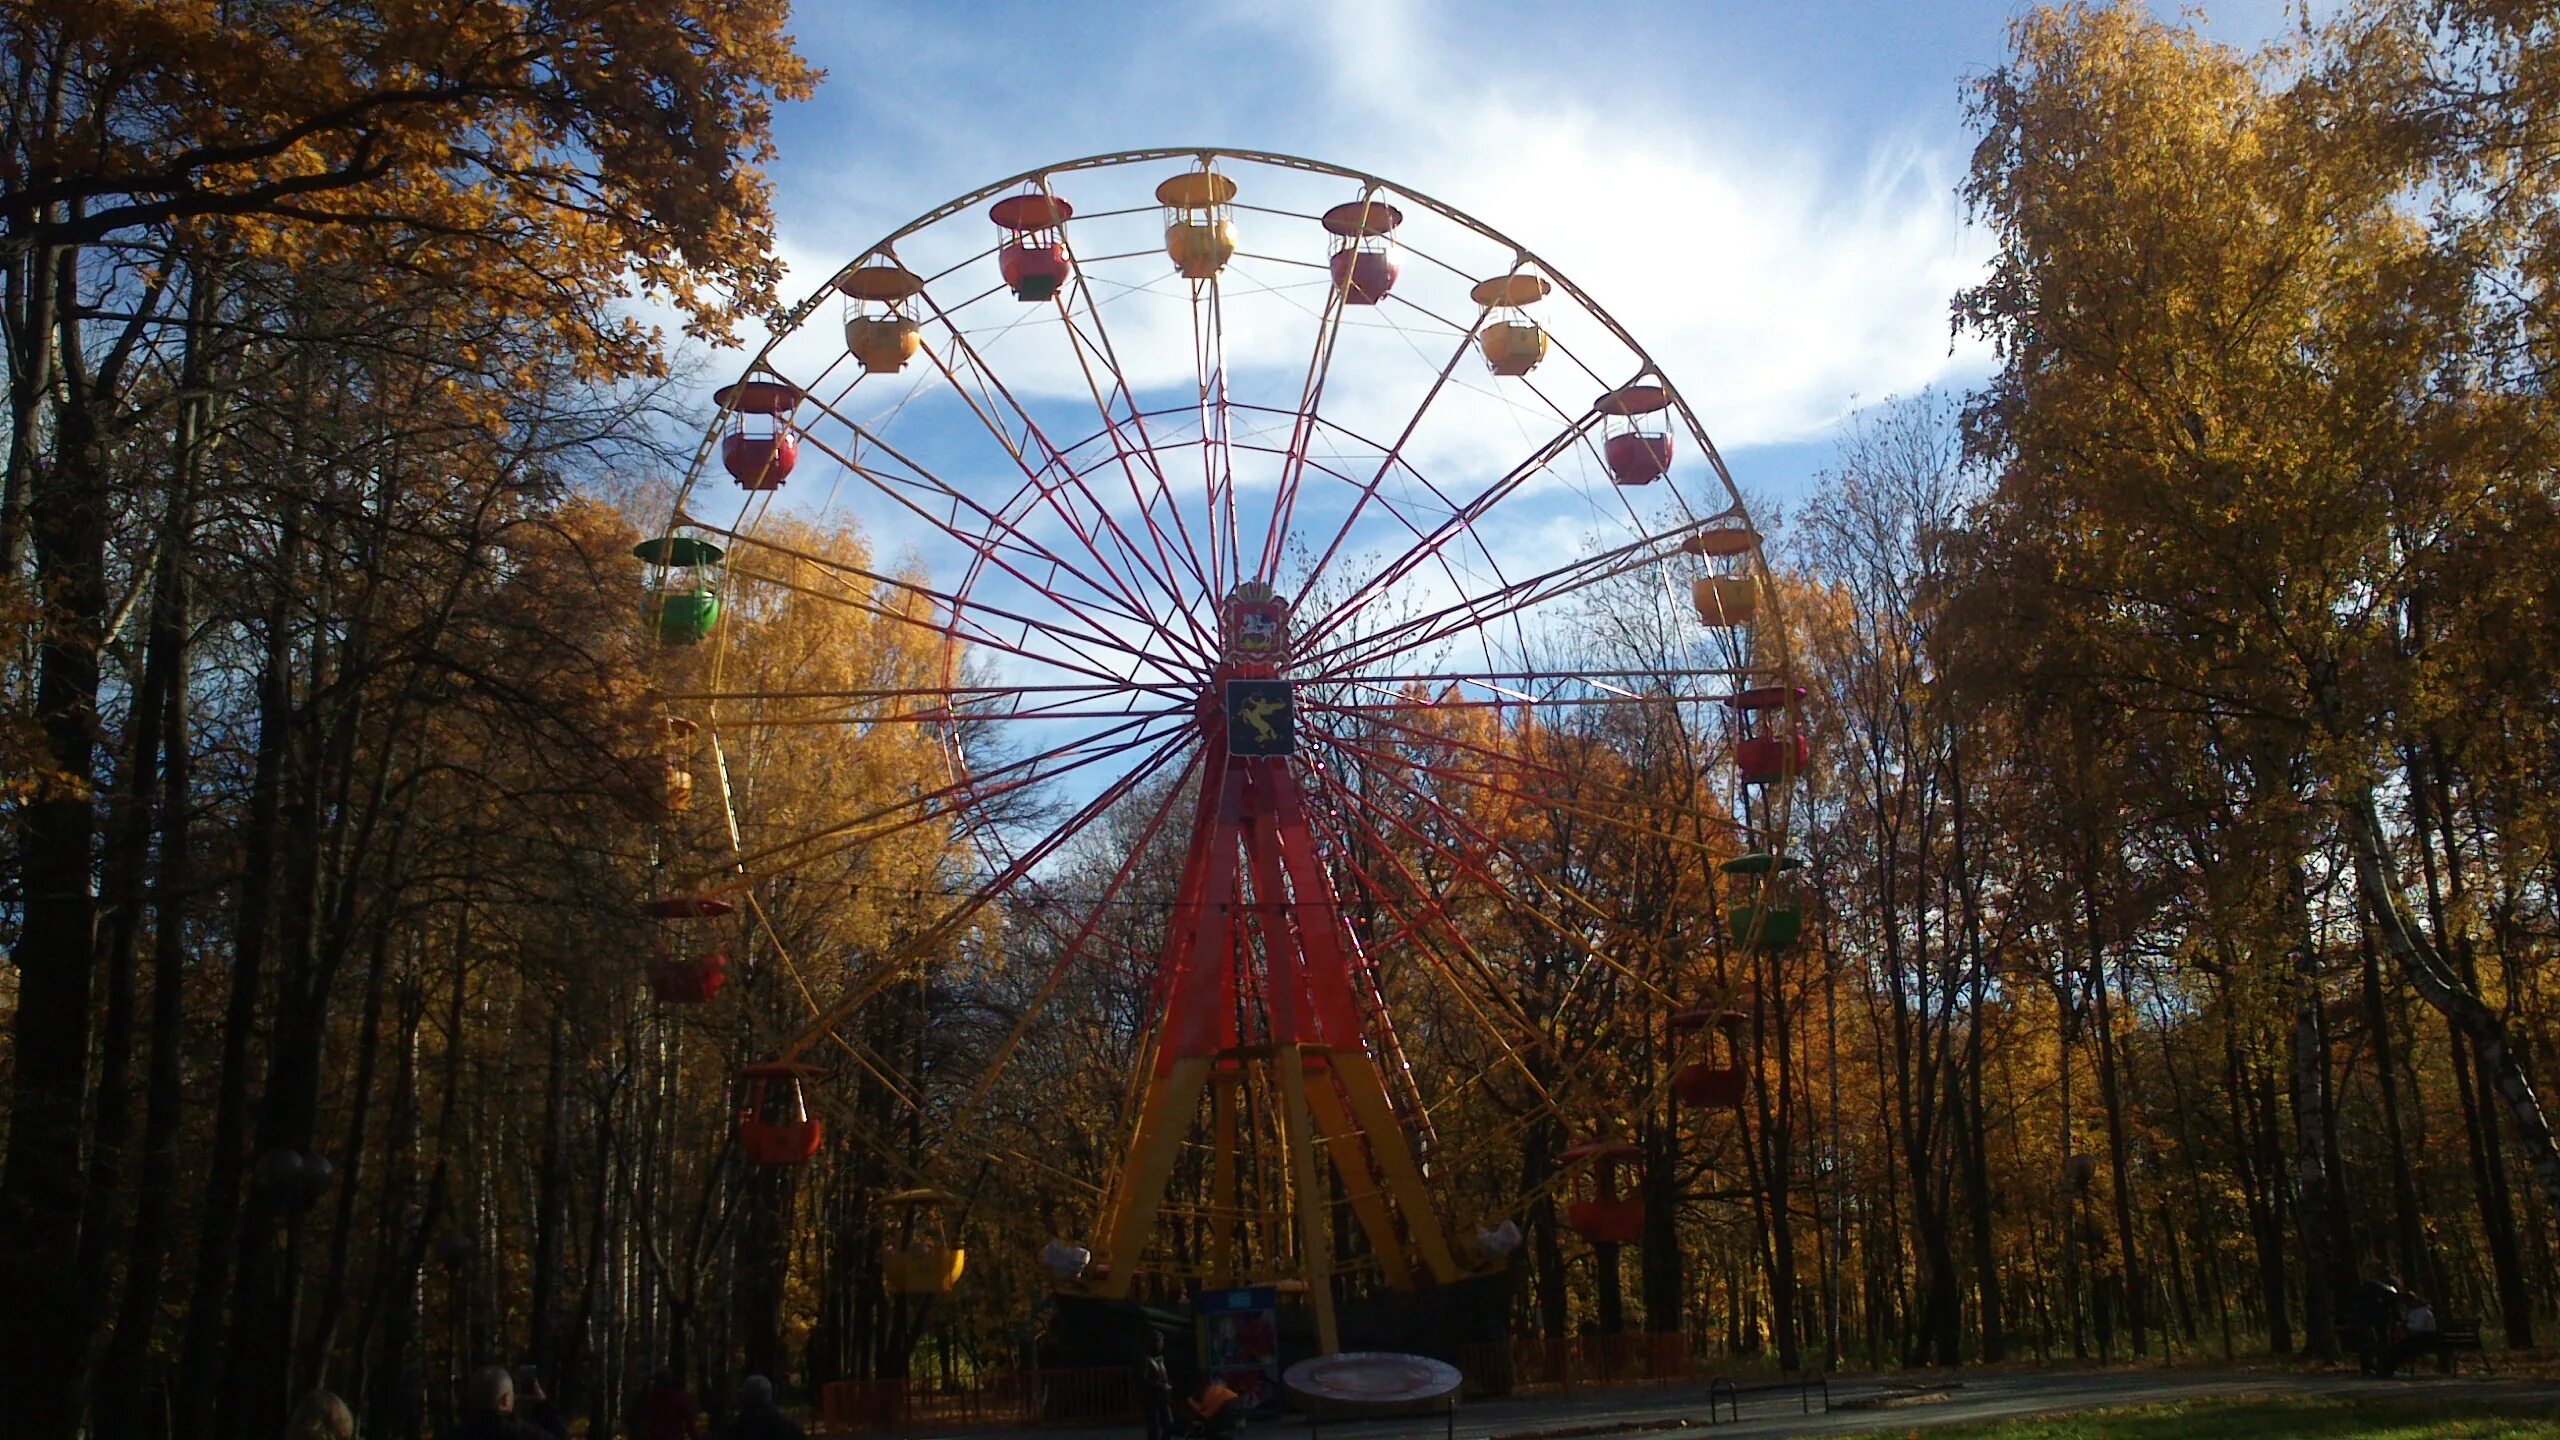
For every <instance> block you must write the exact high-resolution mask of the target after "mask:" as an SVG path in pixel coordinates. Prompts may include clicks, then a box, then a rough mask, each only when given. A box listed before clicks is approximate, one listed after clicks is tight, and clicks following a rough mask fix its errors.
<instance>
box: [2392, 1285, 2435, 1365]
mask: <svg viewBox="0 0 2560 1440" xmlns="http://www.w3.org/2000/svg"><path fill="white" fill-rule="evenodd" d="M2436 1331H2437V1325H2436V1308H2435V1307H2434V1306H2432V1305H2430V1304H2428V1303H2427V1300H2426V1297H2425V1296H2423V1295H2412V1296H2410V1297H2409V1308H2408V1309H2407V1310H2404V1311H2402V1312H2401V1314H2400V1325H2399V1329H2398V1332H2397V1333H2396V1334H2394V1335H2393V1336H2392V1339H2391V1352H2390V1353H2389V1354H2388V1355H2386V1356H2384V1357H2383V1361H2382V1373H2383V1374H2385V1375H2389V1374H2391V1373H2393V1372H2394V1371H2397V1370H2398V1369H2399V1368H2400V1365H2401V1362H2403V1361H2407V1360H2414V1359H2416V1358H2417V1357H2419V1356H2421V1355H2424V1354H2426V1353H2427V1352H2428V1351H2430V1350H2433V1349H2434V1348H2436Z"/></svg>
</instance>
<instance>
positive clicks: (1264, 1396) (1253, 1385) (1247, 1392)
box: [1191, 1285, 1280, 1410]
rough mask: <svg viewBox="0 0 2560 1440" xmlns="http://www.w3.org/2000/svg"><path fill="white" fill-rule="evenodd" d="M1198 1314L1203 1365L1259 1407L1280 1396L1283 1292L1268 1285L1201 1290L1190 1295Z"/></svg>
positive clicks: (1239, 1397)
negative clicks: (1281, 1302) (1235, 1288)
mask: <svg viewBox="0 0 2560 1440" xmlns="http://www.w3.org/2000/svg"><path fill="white" fill-rule="evenodd" d="M1191 1310H1192V1313H1193V1314H1194V1315H1196V1316H1198V1317H1199V1324H1200V1368H1201V1369H1202V1370H1203V1371H1205V1372H1207V1373H1209V1374H1212V1375H1215V1376H1217V1377H1218V1378H1219V1379H1221V1380H1224V1381H1226V1382H1227V1388H1228V1389H1230V1390H1233V1391H1234V1392H1236V1400H1237V1402H1238V1403H1239V1404H1242V1405H1244V1406H1246V1407H1248V1408H1250V1409H1254V1410H1261V1409H1265V1408H1267V1407H1269V1406H1272V1405H1276V1404H1278V1403H1279V1400H1280V1313H1279V1312H1280V1292H1279V1291H1277V1290H1275V1289H1273V1288H1272V1287H1270V1286H1268V1285H1255V1286H1250V1287H1248V1288H1246V1289H1242V1290H1203V1291H1201V1292H1200V1293H1199V1294H1197V1295H1195V1296H1193V1297H1192V1300H1191Z"/></svg>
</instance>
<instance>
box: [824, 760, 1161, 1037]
mask: <svg viewBox="0 0 2560 1440" xmlns="http://www.w3.org/2000/svg"><path fill="white" fill-rule="evenodd" d="M1190 740H1191V737H1190V736H1189V735H1187V734H1177V735H1175V736H1173V737H1172V738H1170V739H1168V740H1166V741H1164V742H1163V743H1162V744H1160V745H1158V746H1157V747H1156V749H1155V750H1154V751H1153V752H1151V753H1150V754H1149V755H1148V756H1147V757H1146V758H1145V759H1143V760H1141V761H1139V762H1138V763H1137V764H1136V765H1135V766H1132V767H1131V768H1130V769H1128V770H1127V771H1124V772H1123V773H1121V774H1120V775H1118V776H1116V777H1114V778H1113V779H1112V781H1111V782H1110V783H1109V784H1107V785H1105V786H1104V787H1103V788H1102V789H1101V790H1100V791H1099V792H1097V793H1096V794H1095V795H1094V796H1093V798H1092V799H1090V800H1087V801H1086V802H1085V803H1084V804H1083V805H1081V806H1079V807H1077V809H1076V811H1075V813H1074V814H1073V815H1071V816H1069V817H1068V818H1067V820H1066V821H1065V823H1063V824H1061V825H1059V826H1058V827H1057V828H1056V829H1054V830H1052V831H1050V832H1049V833H1048V834H1046V835H1044V836H1042V837H1041V838H1040V839H1039V840H1038V841H1036V842H1034V843H1033V844H1032V845H1031V846H1030V847H1029V848H1027V849H1025V850H1024V851H1023V853H1022V854H1021V855H1019V856H1017V857H1015V858H1014V859H1013V860H1012V861H1011V862H1010V863H1008V864H1007V865H1005V866H1004V867H1003V868H1002V869H1000V870H998V871H997V872H996V873H995V874H994V875H993V876H990V877H989V878H988V879H987V881H986V882H985V883H984V884H982V885H980V886H979V887H978V888H977V889H975V890H973V891H971V892H970V893H969V894H968V895H966V896H963V897H961V898H960V900H959V901H958V902H957V903H956V904H954V905H953V906H952V907H951V908H950V910H948V911H947V912H945V913H944V914H943V915H941V916H940V917H938V918H937V919H936V920H935V921H934V923H933V924H932V925H930V926H928V927H926V928H925V929H923V930H921V931H919V932H917V933H916V934H914V935H912V936H910V937H909V938H908V941H907V943H906V944H905V945H903V946H900V947H898V948H897V949H896V950H894V951H892V952H891V953H890V954H888V955H885V956H882V957H881V958H880V959H879V960H878V961H876V962H875V963H874V965H873V967H872V968H873V975H872V977H871V978H870V979H868V980H866V981H865V982H864V983H862V984H860V985H858V986H856V987H854V989H853V990H851V991H849V992H848V993H847V994H846V995H844V996H842V997H840V998H839V999H837V1000H836V1001H835V1003H833V1004H832V1005H829V1006H828V1007H827V1008H826V1009H825V1010H823V1011H821V1012H820V1013H819V1014H818V1016H817V1018H816V1019H814V1020H812V1021H811V1022H810V1023H809V1024H808V1025H807V1026H805V1027H803V1028H802V1029H801V1031H800V1032H799V1033H798V1034H797V1035H795V1036H793V1037H792V1038H791V1040H790V1041H789V1042H788V1043H786V1044H785V1045H784V1046H783V1051H782V1056H781V1058H782V1059H783V1060H784V1061H786V1062H788V1061H791V1060H796V1059H798V1058H799V1057H800V1055H801V1054H802V1053H804V1052H805V1051H806V1050H807V1049H808V1048H809V1046H811V1045H812V1044H815V1043H816V1042H817V1041H818V1040H820V1039H821V1038H823V1037H824V1036H825V1035H826V1034H827V1032H828V1031H830V1030H833V1029H834V1028H835V1027H836V1026H837V1025H840V1024H842V1023H843V1022H844V1021H845V1019H846V1018H847V1017H849V1016H851V1015H853V1014H855V1013H857V1012H858V1011H860V1010H861V1009H862V1007H863V1006H864V1005H866V1004H868V1003H869V1002H870V1001H871V999H872V997H873V996H875V995H878V994H879V993H880V992H881V991H882V990H884V989H886V988H887V987H888V986H889V984H890V983H891V982H892V981H894V980H896V979H897V978H898V977H899V976H900V975H902V974H904V973H906V972H907V971H908V969H909V968H910V967H911V966H913V965H914V964H915V963H916V961H917V960H918V959H919V958H921V957H922V956H925V955H928V954H930V953H932V951H933V950H934V949H935V948H936V947H938V946H940V945H941V944H942V943H943V942H944V941H946V940H948V939H950V938H952V937H953V936H955V935H957V934H958V933H959V932H960V930H961V929H962V928H963V927H965V926H966V925H967V924H968V923H969V922H970V921H971V920H972V919H973V918H975V917H976V915H977V914H978V912H979V911H981V910H984V909H985V908H987V906H988V905H989V904H990V903H992V902H993V901H995V900H996V899H997V898H998V897H1000V896H1002V895H1004V894H1006V893H1008V892H1009V891H1011V890H1012V889H1013V887H1014V886H1016V885H1018V884H1019V883H1021V881H1022V879H1023V877H1025V876H1027V875H1029V874H1030V873H1031V871H1032V869H1033V867H1035V866H1037V865H1039V864H1040V863H1041V862H1042V861H1044V860H1046V859H1048V858H1049V857H1050V856H1052V855H1054V854H1056V853H1058V851H1060V850H1061V849H1063V848H1065V847H1066V845H1067V843H1068V842H1069V841H1071V840H1073V839H1075V837H1076V836H1078V835H1081V834H1083V833H1084V831H1085V829H1086V828H1087V827H1088V826H1090V825H1092V824H1093V822H1094V821H1096V820H1098V819H1100V818H1101V817H1102V816H1103V815H1104V814H1106V813H1107V812H1109V810H1110V809H1111V807H1112V806H1113V805H1116V804H1118V803H1119V802H1120V801H1121V800H1122V799H1124V798H1126V797H1127V796H1129V795H1130V794H1132V793H1134V792H1135V791H1136V790H1137V789H1138V787H1139V786H1141V785H1143V784H1145V783H1146V781H1147V779H1148V777H1150V776H1152V775H1154V774H1155V773H1156V772H1157V771H1158V770H1161V769H1163V768H1164V765H1165V762H1166V761H1168V760H1170V759H1172V758H1173V757H1174V756H1175V755H1178V754H1180V753H1182V750H1183V748H1184V746H1185V745H1187V744H1188V743H1190Z"/></svg>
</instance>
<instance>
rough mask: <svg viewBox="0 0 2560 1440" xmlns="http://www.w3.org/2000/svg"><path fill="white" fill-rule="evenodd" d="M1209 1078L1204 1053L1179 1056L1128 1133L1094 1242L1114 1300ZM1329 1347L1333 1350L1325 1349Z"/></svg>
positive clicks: (1129, 1275)
mask: <svg viewBox="0 0 2560 1440" xmlns="http://www.w3.org/2000/svg"><path fill="white" fill-rule="evenodd" d="M1208 1080H1209V1062H1208V1061H1207V1060H1205V1059H1180V1060H1176V1061H1174V1062H1173V1064H1172V1065H1171V1066H1169V1067H1167V1068H1166V1070H1165V1071H1164V1073H1163V1074H1162V1075H1161V1076H1160V1077H1159V1078H1158V1080H1157V1082H1156V1083H1155V1084H1153V1085H1150V1086H1148V1087H1147V1098H1146V1103H1145V1104H1143V1105H1142V1106H1140V1107H1139V1110H1138V1128H1137V1131H1136V1133H1134V1134H1132V1135H1131V1136H1130V1137H1129V1158H1128V1159H1127V1160H1126V1161H1124V1162H1123V1163H1122V1164H1121V1166H1120V1184H1119V1188H1118V1189H1116V1190H1115V1191H1113V1192H1112V1196H1111V1203H1110V1206H1109V1207H1108V1208H1107V1209H1106V1210H1105V1211H1104V1212H1103V1216H1104V1218H1103V1228H1102V1233H1101V1235H1100V1236H1099V1237H1097V1239H1098V1240H1099V1242H1100V1243H1099V1244H1098V1245H1097V1246H1096V1247H1095V1248H1097V1249H1099V1250H1101V1251H1102V1253H1103V1254H1104V1255H1105V1256H1106V1257H1108V1259H1109V1261H1110V1264H1111V1273H1110V1274H1109V1275H1107V1276H1105V1277H1104V1278H1103V1282H1102V1293H1103V1294H1104V1295H1105V1296H1107V1297H1109V1298H1110V1299H1113V1300H1125V1299H1127V1298H1129V1284H1130V1282H1131V1281H1132V1280H1134V1279H1136V1278H1137V1273H1138V1261H1139V1260H1140V1259H1141V1258H1143V1257H1144V1256H1145V1254H1146V1251H1147V1237H1148V1235H1149V1234H1150V1233H1152V1232H1153V1231H1154V1230H1155V1228H1156V1211H1157V1210H1159V1209H1161V1208H1162V1207H1163V1205H1164V1187H1165V1182H1166V1181H1167V1180H1170V1179H1171V1178H1173V1162H1174V1159H1175V1157H1176V1156H1177V1155H1179V1154H1180V1153H1181V1150H1182V1141H1183V1137H1184V1136H1185V1135H1187V1134H1188V1133H1190V1130H1191V1124H1192V1120H1193V1118H1194V1117H1195V1116H1196V1115H1197V1114H1198V1112H1199V1108H1200V1091H1201V1088H1202V1087H1203V1086H1205V1085H1206V1084H1207V1083H1208ZM1327 1353H1331V1352H1327Z"/></svg>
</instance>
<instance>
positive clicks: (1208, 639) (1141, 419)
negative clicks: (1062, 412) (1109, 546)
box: [1060, 242, 1216, 648]
mask: <svg viewBox="0 0 2560 1440" xmlns="http://www.w3.org/2000/svg"><path fill="white" fill-rule="evenodd" d="M1068 258H1069V261H1070V262H1071V263H1072V262H1074V259H1075V254H1074V250H1073V245H1072V242H1070V248H1069V250H1068ZM1071 273H1072V274H1073V275H1074V277H1075V293H1076V294H1077V295H1079V296H1081V297H1083V300H1084V314H1085V317H1086V319H1088V320H1090V321H1091V322H1092V325H1093V341H1092V343H1093V345H1094V346H1095V347H1096V348H1097V350H1098V351H1099V353H1100V357H1101V360H1102V364H1103V367H1104V369H1105V370H1106V371H1107V372H1108V373H1109V374H1110V376H1111V379H1112V387H1113V389H1114V390H1115V391H1116V393H1117V394H1118V396H1119V399H1120V401H1121V402H1122V403H1124V404H1125V405H1127V406H1128V410H1129V424H1130V426H1131V428H1133V429H1135V430H1136V431H1137V432H1138V446H1137V453H1138V454H1139V455H1141V456H1143V457H1144V458H1145V460H1146V464H1147V470H1148V473H1149V474H1151V475H1153V476H1154V477H1155V482H1156V491H1157V493H1158V494H1160V495H1162V496H1163V497H1164V498H1165V499H1166V500H1167V501H1168V502H1170V501H1171V500H1172V496H1173V484H1172V481H1171V480H1170V479H1168V478H1167V477H1166V475H1165V473H1164V467H1163V466H1162V465H1160V464H1158V463H1157V462H1156V446H1155V438H1154V437H1153V436H1152V435H1150V434H1149V433H1148V431H1147V417H1146V412H1145V411H1143V410H1140V409H1139V408H1138V397H1137V395H1136V394H1135V393H1134V392H1132V391H1131V390H1130V388H1129V380H1128V374H1127V372H1126V371H1124V370H1122V369H1121V368H1120V354H1119V351H1118V350H1117V348H1115V347H1114V346H1113V345H1112V343H1111V331H1110V330H1109V328H1108V327H1106V326H1105V325H1104V324H1103V319H1102V305H1101V302H1099V301H1098V300H1096V299H1095V298H1094V295H1093V287H1092V286H1091V284H1089V283H1088V282H1087V280H1086V274H1085V268H1084V266H1083V265H1082V264H1074V265H1073V269H1072V271H1071ZM1060 308H1061V311H1062V313H1063V314H1064V316H1065V319H1066V325H1067V337H1068V339H1069V341H1070V342H1071V343H1072V344H1073V345H1074V346H1075V349H1076V363H1077V366H1078V368H1080V369H1082V370H1083V371H1084V377H1085V387H1086V388H1087V389H1088V390H1090V391H1092V392H1093V403H1094V408H1095V409H1096V410H1097V411H1099V412H1100V413H1101V416H1102V423H1103V426H1104V428H1105V429H1106V430H1108V431H1109V432H1110V435H1111V441H1112V446H1111V448H1112V451H1113V453H1114V454H1115V455H1116V456H1117V457H1118V458H1119V460H1120V468H1121V473H1122V474H1123V475H1124V476H1126V478H1127V479H1128V481H1129V498H1130V499H1132V500H1134V501H1136V502H1137V506H1138V519H1139V520H1140V521H1141V522H1142V523H1143V524H1145V525H1146V527H1147V531H1148V533H1149V534H1150V535H1151V536H1152V537H1153V539H1154V541H1155V546H1156V554H1157V556H1158V558H1160V559H1163V560H1164V561H1165V570H1166V573H1167V574H1171V573H1172V570H1173V564H1174V561H1173V558H1172V557H1171V556H1168V555H1167V554H1166V551H1165V537H1164V532H1163V531H1162V530H1161V529H1159V528H1158V527H1157V525H1156V522H1155V502H1154V501H1152V500H1150V499H1149V498H1147V497H1146V496H1145V495H1143V494H1141V493H1140V490H1139V486H1138V477H1137V474H1136V472H1135V471H1134V470H1132V469H1131V468H1130V466H1129V447H1128V446H1127V445H1125V444H1123V443H1121V439H1120V427H1119V423H1118V421H1117V420H1116V419H1115V418H1114V417H1113V415H1112V413H1111V403H1110V401H1109V400H1108V399H1106V398H1105V397H1104V395H1103V394H1102V388H1101V386H1099V385H1098V384H1096V383H1095V381H1094V375H1093V368H1092V367H1091V366H1090V365H1087V364H1085V361H1084V345H1085V343H1086V342H1085V340H1084V332H1083V331H1082V329H1081V328H1079V327H1078V325H1077V324H1076V316H1075V311H1074V310H1073V309H1072V308H1070V307H1063V306H1062V307H1060ZM1166 508H1168V509H1169V510H1171V511H1172V513H1173V524H1174V530H1175V533H1176V534H1178V535H1180V536H1181V540H1182V543H1181V545H1180V547H1179V549H1178V552H1177V553H1178V554H1179V556H1180V558H1181V560H1182V562H1183V568H1184V569H1186V570H1188V571H1189V572H1190V574H1191V578H1192V579H1193V580H1194V581H1195V582H1197V583H1198V584H1199V586H1200V587H1201V590H1202V592H1203V593H1204V594H1210V593H1212V592H1213V591H1214V587H1213V586H1212V584H1211V582H1210V578H1209V576H1208V575H1207V574H1206V573H1205V572H1204V571H1202V569H1201V568H1200V556H1199V547H1198V546H1197V545H1196V544H1194V543H1193V541H1192V539H1191V530H1190V527H1189V526H1187V525H1185V524H1184V523H1183V520H1182V507H1181V506H1180V505H1178V504H1170V503H1169V504H1168V505H1167V507H1166ZM1212 598H1214V594H1212ZM1178 605H1179V601H1178V598H1177V607H1178ZM1185 613H1186V614H1187V613H1188V612H1187V611H1186V612H1185ZM1193 629H1194V630H1195V631H1199V633H1200V639H1201V641H1202V643H1203V644H1206V645H1209V646H1212V647H1213V648H1214V646H1215V644H1216V641H1215V638H1214V637H1213V636H1211V635H1209V634H1208V633H1207V632H1205V631H1200V628H1199V626H1198V624H1197V622H1196V621H1195V622H1194V625H1193Z"/></svg>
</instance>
